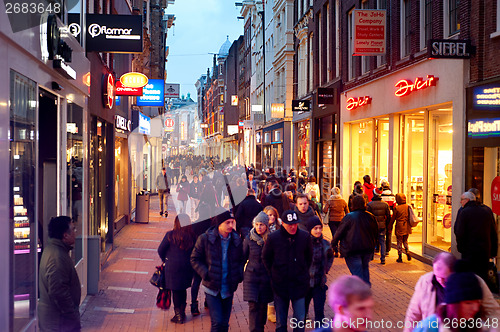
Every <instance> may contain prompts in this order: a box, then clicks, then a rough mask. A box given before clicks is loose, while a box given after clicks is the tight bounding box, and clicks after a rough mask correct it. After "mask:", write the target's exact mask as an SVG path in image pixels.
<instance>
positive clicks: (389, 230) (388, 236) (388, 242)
mask: <svg viewBox="0 0 500 332" xmlns="http://www.w3.org/2000/svg"><path fill="white" fill-rule="evenodd" d="M391 244H392V228H389V227H387V228H386V229H385V253H386V254H387V253H388V252H389V251H391Z"/></svg>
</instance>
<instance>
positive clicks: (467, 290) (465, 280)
mask: <svg viewBox="0 0 500 332" xmlns="http://www.w3.org/2000/svg"><path fill="white" fill-rule="evenodd" d="M482 299H483V293H482V289H481V285H480V283H479V280H478V278H477V276H476V275H475V274H474V273H472V272H456V273H453V274H451V275H450V276H449V277H448V279H447V280H446V287H445V289H444V303H442V304H441V305H439V306H438V308H437V310H436V313H435V314H433V315H431V316H429V317H427V318H426V319H424V320H423V321H422V322H421V323H420V324H418V325H417V327H416V328H414V329H413V331H417V332H422V331H496V328H494V326H492V324H489V325H486V324H485V320H484V318H485V317H484V311H483V305H482ZM497 319H498V318H497ZM455 322H456V323H455ZM460 322H466V323H467V324H466V325H465V326H464V325H463V324H462V325H461V324H460ZM445 325H446V327H445ZM490 327H493V328H494V329H492V330H490V329H489V328H490Z"/></svg>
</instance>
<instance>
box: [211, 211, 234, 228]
mask: <svg viewBox="0 0 500 332" xmlns="http://www.w3.org/2000/svg"><path fill="white" fill-rule="evenodd" d="M214 219H215V224H216V225H217V226H219V225H220V224H222V223H223V222H224V221H226V220H228V219H234V216H233V214H232V213H231V212H230V211H227V210H224V211H223V212H222V213H219V214H218V215H216V216H215V217H214Z"/></svg>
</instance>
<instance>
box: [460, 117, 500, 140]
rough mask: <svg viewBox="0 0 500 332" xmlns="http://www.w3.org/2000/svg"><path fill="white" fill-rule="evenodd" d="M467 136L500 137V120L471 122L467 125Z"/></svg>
mask: <svg viewBox="0 0 500 332" xmlns="http://www.w3.org/2000/svg"><path fill="white" fill-rule="evenodd" d="M467 134H468V136H469V137H471V138H487V137H499V136H500V119H478V120H471V121H469V122H468V124H467Z"/></svg>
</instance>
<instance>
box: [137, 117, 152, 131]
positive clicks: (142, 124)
mask: <svg viewBox="0 0 500 332" xmlns="http://www.w3.org/2000/svg"><path fill="white" fill-rule="evenodd" d="M139 133H141V134H144V135H150V134H151V119H150V118H148V117H147V116H145V115H144V114H142V113H139Z"/></svg>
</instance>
